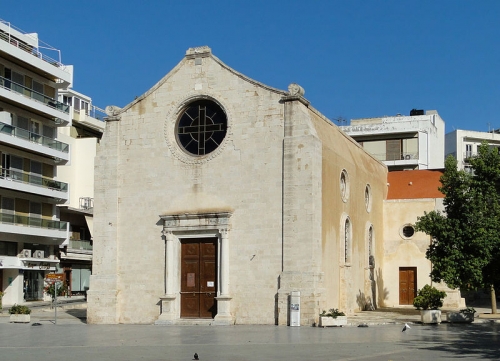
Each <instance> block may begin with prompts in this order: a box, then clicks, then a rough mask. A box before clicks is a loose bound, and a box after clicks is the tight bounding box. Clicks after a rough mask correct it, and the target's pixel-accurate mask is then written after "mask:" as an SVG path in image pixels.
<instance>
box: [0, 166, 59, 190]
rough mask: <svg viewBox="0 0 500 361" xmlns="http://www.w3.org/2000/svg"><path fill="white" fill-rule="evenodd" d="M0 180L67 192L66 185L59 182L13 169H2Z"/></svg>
mask: <svg viewBox="0 0 500 361" xmlns="http://www.w3.org/2000/svg"><path fill="white" fill-rule="evenodd" d="M0 178H3V179H9V180H12V181H15V182H21V183H26V184H31V185H36V186H39V187H43V188H49V189H55V190H58V191H61V192H68V183H64V182H59V181H56V180H54V179H51V178H47V177H41V176H38V175H33V174H30V173H24V172H21V171H17V170H13V169H5V168H2V169H1V173H0Z"/></svg>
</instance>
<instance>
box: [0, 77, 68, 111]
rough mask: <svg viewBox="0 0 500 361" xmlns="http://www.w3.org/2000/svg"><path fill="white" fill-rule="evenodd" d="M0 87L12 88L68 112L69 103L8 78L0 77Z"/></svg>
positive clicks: (23, 94)
mask: <svg viewBox="0 0 500 361" xmlns="http://www.w3.org/2000/svg"><path fill="white" fill-rule="evenodd" d="M0 87H2V88H4V89H7V90H13V91H15V92H16V93H18V94H20V95H22V96H25V97H28V98H30V99H33V100H36V101H38V102H40V103H43V104H45V105H47V106H49V107H51V108H54V109H57V110H60V111H62V112H64V113H68V114H69V105H67V104H64V103H61V102H59V101H57V100H55V99H53V98H50V97H48V96H46V95H44V94H41V93H39V92H37V91H34V90H33V89H30V88H28V87H26V86H24V85H21V84H18V83H15V82H13V81H12V80H10V79H7V78H4V77H0Z"/></svg>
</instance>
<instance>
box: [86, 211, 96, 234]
mask: <svg viewBox="0 0 500 361" xmlns="http://www.w3.org/2000/svg"><path fill="white" fill-rule="evenodd" d="M85 221H86V222H87V227H89V232H90V237H92V232H93V231H94V217H92V216H85Z"/></svg>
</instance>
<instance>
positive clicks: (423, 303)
mask: <svg viewBox="0 0 500 361" xmlns="http://www.w3.org/2000/svg"><path fill="white" fill-rule="evenodd" d="M445 297H446V292H444V291H439V290H438V289H437V288H436V287H432V286H430V285H425V286H424V287H423V288H422V289H420V290H418V292H417V297H415V298H414V299H413V306H415V307H416V308H417V310H420V317H421V320H422V323H441V310H440V309H439V308H440V307H442V306H443V298H445Z"/></svg>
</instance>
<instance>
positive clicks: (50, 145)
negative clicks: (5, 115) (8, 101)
mask: <svg viewBox="0 0 500 361" xmlns="http://www.w3.org/2000/svg"><path fill="white" fill-rule="evenodd" d="M13 138H15V139H13ZM0 141H2V142H5V143H9V144H13V145H15V146H18V147H20V148H24V149H28V150H30V151H34V152H37V153H41V154H44V155H48V156H52V157H54V158H60V159H64V160H66V161H68V160H69V145H68V144H66V143H62V142H59V141H57V140H55V139H53V138H49V137H45V136H43V135H39V134H36V133H33V132H30V131H28V130H26V129H22V128H19V127H15V126H13V125H10V124H6V123H2V122H0ZM40 145H41V146H42V147H40Z"/></svg>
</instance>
